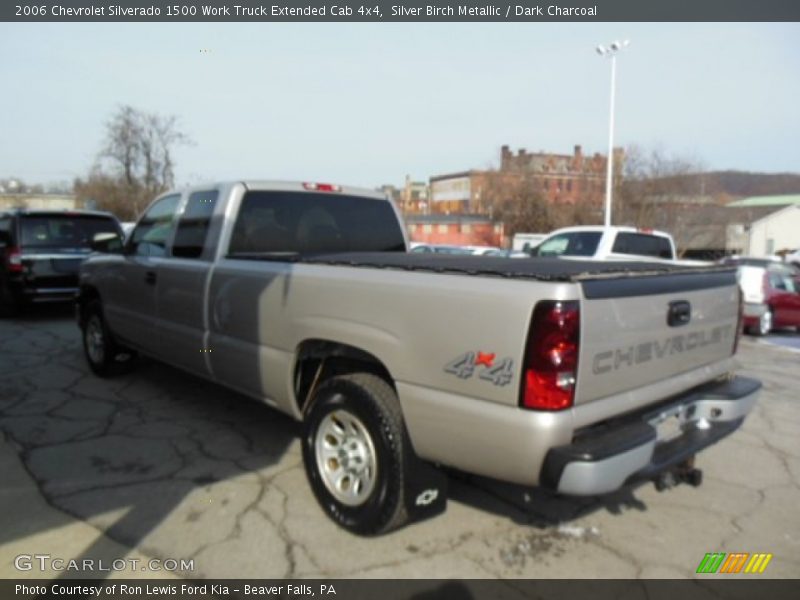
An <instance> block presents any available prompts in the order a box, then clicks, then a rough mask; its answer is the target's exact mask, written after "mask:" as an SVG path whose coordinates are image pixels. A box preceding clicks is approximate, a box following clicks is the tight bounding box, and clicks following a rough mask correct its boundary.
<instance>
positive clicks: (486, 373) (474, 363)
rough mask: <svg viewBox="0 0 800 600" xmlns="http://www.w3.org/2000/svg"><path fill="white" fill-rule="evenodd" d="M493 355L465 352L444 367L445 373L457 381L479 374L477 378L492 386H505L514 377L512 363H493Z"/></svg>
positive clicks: (505, 361) (510, 360)
mask: <svg viewBox="0 0 800 600" xmlns="http://www.w3.org/2000/svg"><path fill="white" fill-rule="evenodd" d="M495 356H496V355H495V354H494V353H489V352H480V351H478V352H465V353H464V354H461V355H460V356H458V357H456V358H455V359H453V360H452V361H450V362H449V363H447V364H446V365H445V366H444V372H445V373H451V374H453V375H455V376H456V377H458V378H459V379H469V378H470V377H472V376H473V375H474V374H475V371H476V370H477V371H478V372H479V374H478V378H480V379H483V380H484V381H490V382H492V383H493V384H494V385H500V386H502V385H507V384H509V383H511V379H512V378H513V377H514V370H513V367H514V361H513V360H512V359H511V358H503V359H500V360H499V361H497V362H495Z"/></svg>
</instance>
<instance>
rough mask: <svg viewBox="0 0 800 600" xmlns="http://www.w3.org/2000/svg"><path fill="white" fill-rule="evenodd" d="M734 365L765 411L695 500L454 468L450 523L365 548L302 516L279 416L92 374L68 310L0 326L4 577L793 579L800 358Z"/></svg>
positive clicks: (784, 352) (702, 460) (183, 380)
mask: <svg viewBox="0 0 800 600" xmlns="http://www.w3.org/2000/svg"><path fill="white" fill-rule="evenodd" d="M739 359H740V362H741V364H742V366H743V368H742V370H741V373H742V374H747V375H750V376H754V377H757V378H759V379H761V380H762V381H763V382H764V390H763V393H762V397H761V399H760V401H759V404H758V405H757V408H756V409H755V412H754V413H753V414H751V416H750V417H749V418H748V420H747V421H746V423H745V425H744V426H743V427H742V429H740V430H739V431H738V432H736V433H735V434H734V435H733V436H732V437H729V438H728V439H726V440H723V441H722V442H721V443H719V444H718V445H716V446H714V447H712V448H710V449H709V450H707V451H705V452H704V453H702V454H701V455H700V456H699V458H698V465H697V466H699V467H700V468H702V469H703V470H704V483H703V485H702V486H701V487H699V488H692V487H689V486H686V485H682V486H678V487H677V488H674V489H671V490H668V491H666V492H662V493H659V492H657V491H656V490H655V489H654V487H653V486H652V485H649V484H647V485H642V486H638V487H635V488H632V489H626V490H623V491H620V492H618V493H616V494H613V495H611V496H608V497H603V498H587V499H579V500H575V499H559V498H555V497H551V496H547V495H545V494H543V493H541V492H538V491H536V490H530V489H522V488H519V487H517V486H512V485H506V484H502V483H498V482H494V481H489V480H485V479H481V478H475V477H467V476H463V475H457V474H452V475H451V477H450V488H451V490H450V502H449V506H448V510H447V512H446V513H445V514H443V515H441V516H439V517H437V518H435V519H431V520H428V521H424V522H420V523H416V524H413V525H411V526H409V527H406V528H404V529H402V530H400V531H397V532H394V533H392V534H389V535H386V536H383V537H379V538H370V539H364V538H358V537H356V536H353V535H351V534H349V533H347V532H345V531H343V530H341V529H339V528H337V527H336V526H335V525H334V524H333V523H332V522H330V521H329V520H328V519H327V518H326V517H325V516H324V514H323V512H322V511H321V509H320V508H319V507H318V506H317V504H316V501H315V500H314V497H313V496H312V493H311V491H310V489H309V487H308V485H307V482H306V479H305V474H304V471H303V467H302V458H301V452H300V443H299V439H298V433H299V427H298V425H297V424H296V423H294V422H293V421H292V420H291V419H289V418H288V417H285V416H283V415H281V414H279V413H277V412H275V411H273V410H271V409H269V408H268V407H266V406H262V405H260V404H257V403H255V402H252V401H250V400H247V399H246V398H244V397H242V396H240V395H238V394H236V393H234V392H231V391H228V390H226V389H224V388H222V387H219V386H216V385H213V384H210V383H208V382H206V381H204V380H201V379H197V378H195V377H192V376H189V375H187V374H185V373H183V372H181V371H178V370H176V369H173V368H170V367H167V366H164V365H161V364H158V363H155V362H152V361H147V360H141V361H140V362H139V363H138V365H137V368H136V369H135V370H133V371H132V372H131V373H129V374H127V375H124V376H122V377H119V378H116V379H110V380H103V379H99V378H97V377H95V376H93V375H92V374H91V373H90V371H89V369H88V367H87V366H86V363H85V361H84V358H83V354H82V349H81V343H80V336H79V332H78V330H77V327H76V325H75V323H74V321H73V320H72V318H71V314H70V312H69V310H61V309H53V308H50V309H46V310H45V309H42V310H38V311H35V312H33V313H31V314H29V315H27V316H26V317H24V318H22V319H18V320H2V321H0V431H2V433H3V435H4V437H5V442H2V440H0V448H2V449H3V454H0V481H3V482H4V483H3V489H2V492H0V576H2V577H17V576H42V574H41V573H40V572H37V571H36V570H33V571H28V572H24V573H20V572H19V571H18V570H16V569H15V567H14V560H15V557H16V556H18V555H20V554H30V555H33V554H49V555H51V556H52V557H62V558H65V559H71V558H75V559H84V558H93V559H96V558H104V559H105V560H107V561H108V560H113V559H116V558H122V557H131V556H137V557H141V558H142V559H143V560H145V559H147V558H149V557H153V558H157V559H161V560H167V559H176V560H181V559H183V560H190V559H191V560H193V566H194V568H193V569H192V570H184V571H180V570H179V571H178V572H177V573H176V575H178V576H190V577H209V578H232V577H237V578H238V577H242V578H282V577H292V578H295V577H296V578H300V577H314V578H331V577H356V578H361V577H374V578H378V577H391V578H405V577H420V578H422V577H427V578H437V579H438V578H522V577H525V578H547V577H556V578H576V577H609V578H628V577H647V578H672V577H677V578H685V577H695V569H696V568H697V565H698V564H699V563H700V561H701V560H702V558H703V556H704V555H705V553H707V552H751V553H753V552H769V553H772V554H773V555H774V557H773V559H772V561H771V562H770V564H769V566H768V569H767V570H766V572H765V573H764V575H763V576H764V577H796V576H797V575H798V573H800V511H798V505H799V504H800V502H798V501H799V500H800V369H798V365H799V364H800V355H798V354H797V353H796V352H793V351H791V350H789V349H785V348H780V347H775V346H772V345H768V344H765V343H763V342H760V341H757V340H753V339H751V338H744V339H743V340H742V342H741V344H740V354H739ZM113 574H115V575H120V573H113ZM121 574H122V575H128V576H130V575H133V576H137V577H138V576H163V575H164V573H163V572H160V573H152V572H142V573H140V572H138V567H137V569H136V570H134V571H133V572H123V573H121ZM50 575H54V576H62V577H63V576H76V575H80V573H77V574H75V573H66V572H62V573H50ZM85 575H86V574H84V576H85ZM91 576H104V575H102V574H98V573H93V574H91ZM704 577H708V576H704Z"/></svg>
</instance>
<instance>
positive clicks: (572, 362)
mask: <svg viewBox="0 0 800 600" xmlns="http://www.w3.org/2000/svg"><path fill="white" fill-rule="evenodd" d="M579 336H580V304H579V303H578V301H577V300H571V301H568V302H557V301H551V300H546V301H543V302H539V303H538V304H537V305H536V308H534V310H533V318H532V319H531V326H530V331H529V332H528V347H527V349H526V352H525V376H524V377H523V379H522V390H521V391H520V404H521V405H522V406H523V407H524V408H530V409H534V410H563V409H565V408H569V407H570V406H572V404H573V402H574V400H575V380H576V377H577V375H578V348H579Z"/></svg>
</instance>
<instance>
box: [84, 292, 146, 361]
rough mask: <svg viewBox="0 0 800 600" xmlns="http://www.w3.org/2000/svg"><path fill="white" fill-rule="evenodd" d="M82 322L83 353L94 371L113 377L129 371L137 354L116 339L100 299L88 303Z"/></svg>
mask: <svg viewBox="0 0 800 600" xmlns="http://www.w3.org/2000/svg"><path fill="white" fill-rule="evenodd" d="M82 324H83V326H82V336H81V337H82V338H83V353H84V355H85V356H86V362H88V363H89V368H90V369H91V370H92V372H93V373H94V374H95V375H97V376H99V377H113V376H114V375H119V374H121V373H124V372H125V371H127V370H128V368H129V367H130V365H131V363H132V362H133V360H134V358H135V354H134V353H133V351H131V350H128V349H127V348H124V347H123V346H121V345H119V344H118V343H117V342H116V341H115V340H114V336H113V335H112V334H111V331H110V330H109V328H108V325H107V324H106V320H105V317H103V305H102V304H101V303H100V301H99V300H92V301H90V302H89V303H88V304H87V305H86V308H84V310H83V319H82Z"/></svg>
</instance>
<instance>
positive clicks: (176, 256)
mask: <svg viewBox="0 0 800 600" xmlns="http://www.w3.org/2000/svg"><path fill="white" fill-rule="evenodd" d="M102 237H103V236H98V239H97V240H96V243H95V250H96V252H95V253H94V254H92V255H91V256H90V257H89V259H88V260H86V262H85V263H84V264H83V266H82V268H81V274H80V295H79V298H78V304H77V315H78V322H79V325H80V327H81V330H82V335H83V344H84V348H85V354H86V358H87V360H88V364H89V366H90V368H91V369H92V370H93V371H94V372H95V373H96V374H98V375H100V376H108V375H112V374H114V373H117V372H119V371H120V370H121V369H123V368H125V367H127V366H129V365H130V362H131V359H132V357H133V356H134V355H135V353H142V354H145V355H148V356H150V357H152V358H155V359H157V360H160V361H163V362H165V363H168V364H171V365H174V366H175V367H178V368H180V369H184V370H186V371H188V372H190V373H193V374H195V375H197V376H200V377H204V378H207V379H209V380H211V381H214V382H217V383H219V384H221V385H223V386H226V387H228V388H230V389H233V390H236V391H238V392H241V393H242V394H244V395H247V396H250V397H252V398H254V399H257V400H259V401H261V402H264V403H266V404H268V405H270V406H272V407H274V408H276V409H278V410H280V411H282V412H284V413H287V414H289V415H291V416H292V417H293V418H295V419H297V420H298V421H301V422H302V423H303V435H302V447H303V457H304V463H305V468H306V472H307V475H308V479H309V482H310V486H311V489H312V490H313V493H314V494H315V496H316V498H317V499H318V501H319V503H320V505H321V506H322V508H323V510H324V511H325V512H326V513H327V514H328V516H329V517H331V518H332V519H333V520H334V521H335V522H337V523H338V524H339V525H341V526H342V527H344V528H346V529H348V530H350V531H353V532H356V533H359V534H376V533H382V532H386V531H389V530H391V529H394V528H396V527H399V526H400V525H402V524H403V523H404V522H406V521H407V520H409V519H410V518H418V517H422V516H429V515H431V514H436V513H437V512H440V511H441V510H444V506H445V502H446V493H447V491H446V481H447V478H446V476H443V475H442V469H441V467H450V468H455V469H458V470H461V471H465V472H469V473H475V474H480V475H484V476H489V477H492V478H496V479H500V480H505V481H509V482H515V483H518V484H522V485H525V486H533V485H538V486H541V487H543V488H546V489H548V490H551V491H552V492H555V493H559V494H568V495H569V494H571V495H595V494H603V493H606V492H611V491H613V490H616V489H618V488H620V487H621V486H623V485H626V484H628V483H630V482H634V481H637V480H650V479H654V480H656V481H660V482H661V483H662V484H663V483H664V482H665V481H667V480H666V479H664V477H666V475H670V477H671V478H672V479H671V480H670V481H671V482H674V481H675V480H676V479H680V478H683V480H688V481H690V482H693V483H699V475H700V472H699V471H698V470H697V469H696V468H695V467H694V463H693V461H694V455H695V454H696V453H697V452H698V451H700V450H702V449H703V448H705V447H707V446H709V445H711V444H713V443H715V442H717V441H719V440H720V439H722V438H723V437H725V436H727V435H728V434H730V433H731V432H733V431H734V430H735V429H736V428H737V427H738V426H739V425H740V424H741V423H742V421H743V420H744V418H745V416H746V415H747V414H748V412H749V411H750V410H751V409H752V408H753V406H754V403H755V401H756V398H757V396H758V393H759V390H760V383H759V382H758V381H755V380H751V379H747V378H743V377H735V376H734V375H733V374H732V373H733V370H734V368H735V364H734V354H735V352H736V345H737V341H738V338H739V331H740V327H741V323H740V320H741V317H740V315H741V301H740V298H739V290H738V287H737V284H736V277H735V272H734V270H733V269H731V268H729V267H723V266H716V267H692V268H689V267H686V266H681V265H675V264H665V263H663V262H656V263H648V262H643V261H634V262H624V261H618V262H617V261H615V262H613V263H602V262H598V261H582V260H563V259H559V258H532V259H524V260H510V259H507V258H494V257H484V256H460V255H441V254H412V253H409V252H408V251H407V250H408V239H407V236H406V233H405V229H404V227H403V224H402V219H401V216H400V215H399V213H398V212H397V210H396V208H395V206H394V205H393V204H392V202H391V201H390V200H389V199H387V198H386V197H385V196H384V195H381V194H379V193H377V192H372V191H368V190H362V189H356V188H349V187H341V186H336V185H330V184H316V183H287V182H263V181H240V182H231V183H224V184H218V185H211V186H204V187H196V188H192V189H188V190H185V191H181V192H170V193H167V194H165V195H162V196H161V197H159V198H157V199H156V200H155V201H154V202H153V203H152V204H151V205H150V207H149V208H148V210H147V211H146V212H145V214H144V215H143V216H142V217H141V218H140V220H139V221H138V223H137V224H136V226H135V228H134V229H133V231H132V232H131V233H130V235H128V236H127V238H126V239H125V241H124V242H122V241H121V240H119V239H100V238H102ZM106 237H107V238H108V237H109V236H106Z"/></svg>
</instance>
